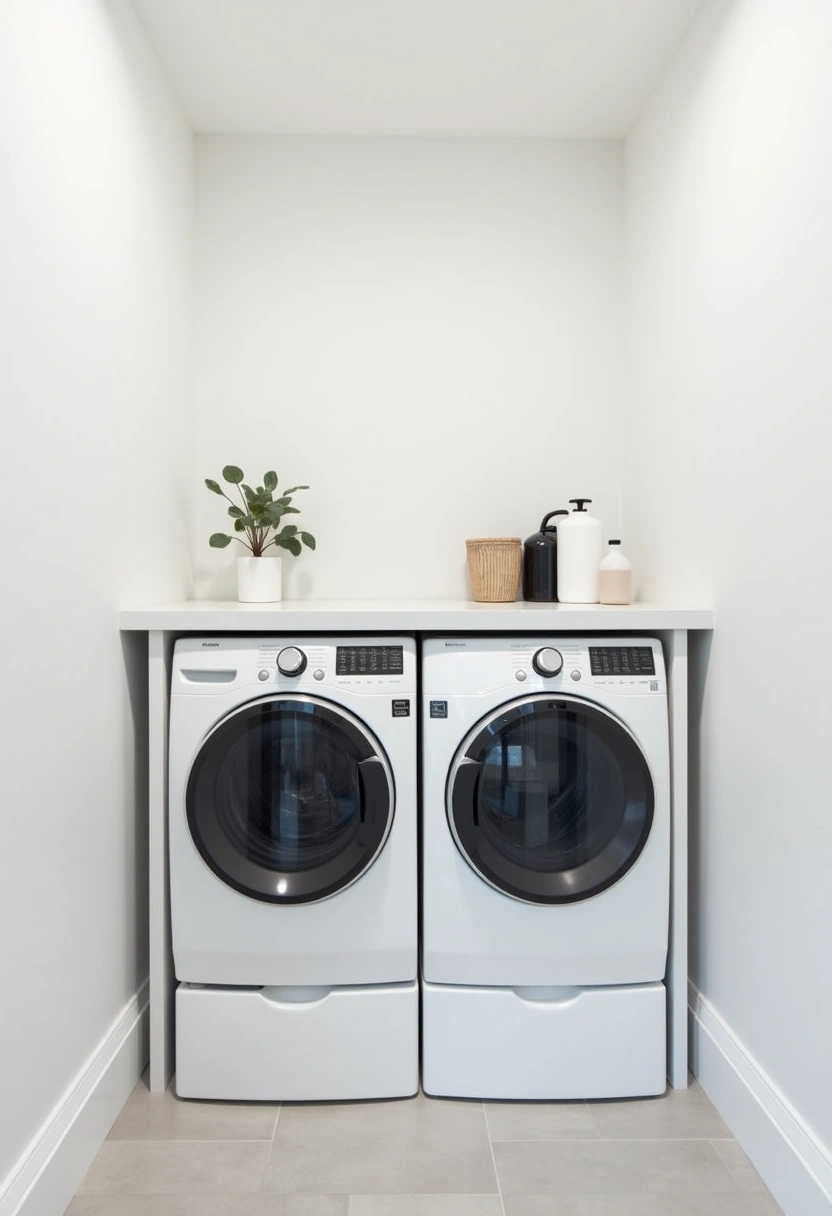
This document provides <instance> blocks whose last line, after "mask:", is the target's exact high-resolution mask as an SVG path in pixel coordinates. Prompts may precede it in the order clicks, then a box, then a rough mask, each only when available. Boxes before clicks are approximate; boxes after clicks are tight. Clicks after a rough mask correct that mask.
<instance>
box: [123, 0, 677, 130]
mask: <svg viewBox="0 0 832 1216" xmlns="http://www.w3.org/2000/svg"><path fill="white" fill-rule="evenodd" d="M133 4H134V7H135V9H136V11H137V13H138V15H139V18H140V20H141V22H142V24H143V25H144V27H145V29H146V30H147V33H148V35H149V37H150V40H151V42H152V44H153V45H154V47H155V49H156V51H157V53H158V55H159V58H160V59H161V61H162V64H163V65H164V68H165V71H166V73H167V75H168V78H169V79H170V82H171V84H172V86H173V88H174V90H175V92H176V93H177V95H178V97H179V99H180V101H181V102H182V104H183V106H184V108H185V111H186V113H187V115H188V117H189V119H190V121H191V124H192V126H193V127H194V129H195V130H197V131H201V132H207V131H216V132H235V133H239V132H258V133H265V132H269V133H280V134H315V135H317V134H342V135H426V136H430V135H434V136H436V135H439V136H446V135H467V136H544V137H555V138H572V139H620V138H622V137H623V136H624V135H626V133H627V131H628V130H629V128H630V126H631V125H632V123H633V122H634V121H635V119H636V118H637V117H638V114H639V112H640V111H641V108H642V106H643V105H644V103H645V101H646V100H647V97H648V96H649V94H650V92H651V91H652V89H653V86H654V85H655V83H656V82H657V80H658V78H659V76H660V75H661V72H662V70H663V68H664V66H665V65H666V64H667V62H668V60H669V59H670V57H671V55H672V54H673V52H674V50H675V49H676V47H677V46H678V44H679V42H680V40H681V38H682V35H683V34H684V31H685V29H686V28H687V26H688V24H689V23H690V21H691V19H692V17H693V15H694V13H695V11H696V10H697V8H698V7H699V4H700V0H133Z"/></svg>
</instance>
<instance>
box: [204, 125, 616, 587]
mask: <svg viewBox="0 0 832 1216" xmlns="http://www.w3.org/2000/svg"><path fill="white" fill-rule="evenodd" d="M621 172H622V145H621V144H620V143H615V142H610V143H605V142H557V141H545V140H540V141H538V140H457V139H445V140H442V139H438V140H422V139H363V138H340V139H339V138H282V137H235V136H229V137H222V136H200V137H199V138H198V139H197V263H196V265H197V311H196V335H195V338H196V359H195V366H196V376H197V379H196V400H197V413H198V417H199V420H200V425H199V427H198V428H197V431H196V454H197V474H198V478H199V485H200V487H201V482H202V479H203V478H205V477H214V478H219V474H220V470H221V468H222V466H223V465H224V464H227V463H234V464H239V465H241V466H242V467H243V468H244V470H245V471H246V473H247V474H248V475H249V476H250V477H251V478H258V479H259V478H261V477H262V474H263V473H264V472H265V471H266V470H267V469H269V468H275V469H276V470H277V472H278V474H279V475H280V477H281V479H282V481H283V484H286V485H294V484H297V483H308V484H309V485H310V487H311V489H310V490H309V491H307V492H306V493H305V494H300V495H298V497H297V499H296V504H295V505H297V506H299V507H301V508H302V514H301V516H300V517H299V518H298V519H296V520H295V522H298V523H299V524H300V526H302V527H303V526H305V527H307V528H308V530H310V531H311V532H313V533H314V534H315V536H316V538H317V540H318V550H317V552H316V553H315V554H308V553H307V552H306V551H304V554H303V556H302V557H301V558H299V559H297V560H295V559H292V558H288V563H289V567H288V577H287V582H288V590H284V595H286V594H288V596H289V597H294V596H299V595H302V596H316V597H323V598H329V597H344V596H347V597H356V598H364V597H366V598H370V597H382V598H387V597H393V596H416V597H422V598H431V597H451V598H453V597H463V596H467V595H468V588H467V582H466V576H465V546H464V541H465V538H466V537H473V536H506V535H509V536H510V535H518V536H522V537H525V536H528V535H529V534H530V533H532V532H535V531H536V530H537V528H538V526H539V524H540V519H541V517H542V516H543V515H544V514H545V513H546V512H548V511H551V510H553V509H554V508H556V507H560V506H564V505H566V500H567V499H569V498H571V497H575V496H577V495H583V496H587V497H592V498H593V499H595V500H596V503H595V508H594V509H595V510H597V512H598V514H600V515H601V516H602V518H603V519H604V521H605V523H606V524H607V525H608V527H609V528H610V529H617V528H618V525H619V520H620V481H621V448H620V421H621V403H622V387H621V371H622V292H623V284H622V262H623V230H622V176H621ZM196 515H197V530H196V557H197V591H198V594H199V595H200V596H205V597H209V598H216V597H219V598H226V597H233V596H234V594H235V591H234V582H233V577H232V567H233V562H232V557H231V554H232V550H226V551H225V552H218V551H216V550H211V549H209V548H208V543H207V542H208V536H209V535H210V533H212V532H214V531H218V530H226V529H227V526H228V524H229V521H228V519H227V517H226V515H225V513H224V510H223V504H222V503H221V502H220V500H219V499H217V498H216V497H214V496H213V495H211V494H209V492H208V491H207V490H205V489H204V488H200V489H199V491H198V499H197V513H196ZM615 534H616V532H615V531H613V535H615ZM233 548H234V549H239V551H240V552H242V549H241V548H240V547H239V546H237V545H235V546H234V547H233Z"/></svg>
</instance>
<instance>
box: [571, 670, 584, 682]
mask: <svg viewBox="0 0 832 1216" xmlns="http://www.w3.org/2000/svg"><path fill="white" fill-rule="evenodd" d="M569 674H570V676H571V677H572V679H573V680H580V678H581V673H580V672H579V671H578V670H577V669H576V670H575V671H570V673H569Z"/></svg>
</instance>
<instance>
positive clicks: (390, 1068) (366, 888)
mask: <svg viewBox="0 0 832 1216" xmlns="http://www.w3.org/2000/svg"><path fill="white" fill-rule="evenodd" d="M416 777H417V761H416V654H415V642H414V640H413V639H412V638H391V637H372V638H370V637H308V638H287V637H281V638H278V637H274V636H272V637H259V638H254V637H240V638H235V637H219V638H187V639H182V640H180V641H178V642H177V643H176V647H175V651H174V659H173V672H172V688H171V709H170V748H169V779H170V789H169V844H170V883H171V923H172V936H173V956H174V968H175V972H176V978H177V979H178V980H179V981H180V983H179V986H178V988H177V991H176V1057H177V1060H176V1086H177V1092H178V1093H179V1094H180V1095H182V1096H184V1097H198V1098H215V1099H216V1098H226V1099H265V1100H329V1099H345V1098H378V1097H395V1096H403V1095H408V1094H413V1093H415V1092H416V1090H417V1088H418V985H417V880H416V849H417V837H416Z"/></svg>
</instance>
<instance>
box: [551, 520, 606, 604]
mask: <svg viewBox="0 0 832 1216" xmlns="http://www.w3.org/2000/svg"><path fill="white" fill-rule="evenodd" d="M569 501H570V502H571V503H575V504H576V506H575V510H574V511H572V512H571V513H570V514H569V515H567V516H565V518H564V519H562V520H561V521H560V522H559V524H558V600H559V601H560V602H561V603H562V604H597V603H598V566H599V565H600V562H601V558H602V556H603V547H604V539H603V529H602V527H601V521H600V519H596V518H595V516H594V515H590V513H589V511H587V509H586V505H585V504H586V503H588V502H592V499H591V498H570V499H569Z"/></svg>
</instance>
